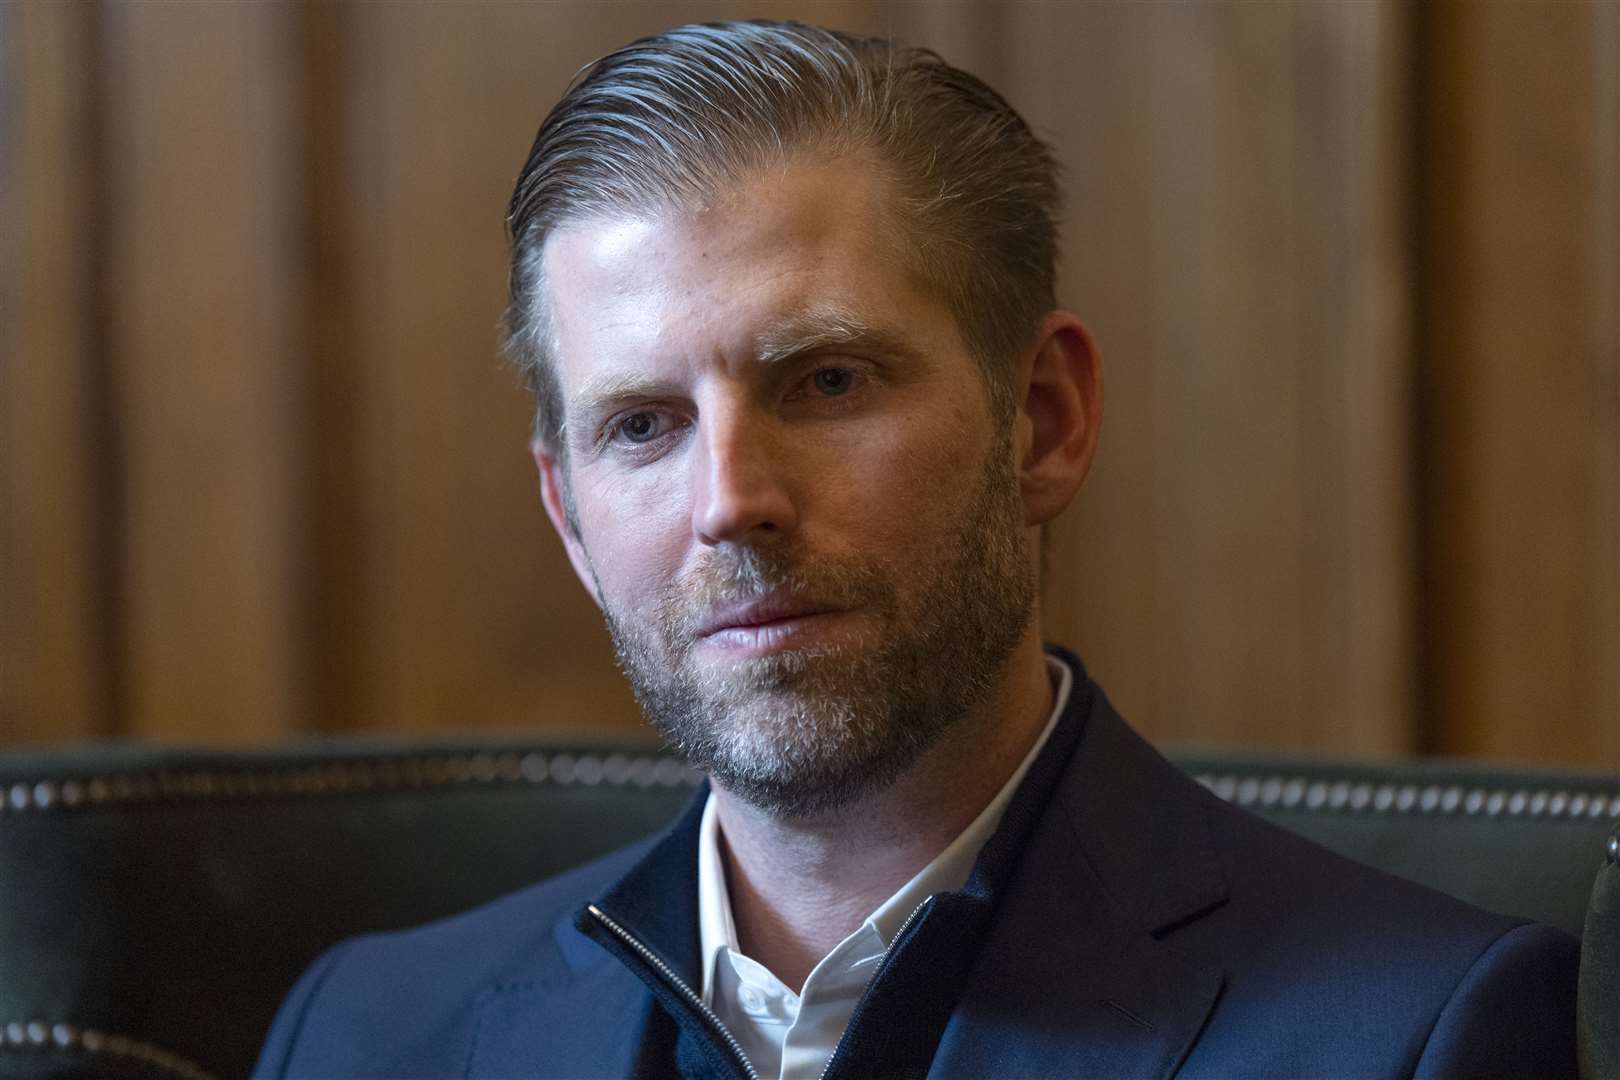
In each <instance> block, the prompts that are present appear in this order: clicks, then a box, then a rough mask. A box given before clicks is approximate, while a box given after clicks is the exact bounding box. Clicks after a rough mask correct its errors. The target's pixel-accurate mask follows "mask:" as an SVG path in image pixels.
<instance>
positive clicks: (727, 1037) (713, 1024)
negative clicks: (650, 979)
mask: <svg viewBox="0 0 1620 1080" xmlns="http://www.w3.org/2000/svg"><path fill="white" fill-rule="evenodd" d="M926 902H927V901H924V903H926ZM585 910H587V911H589V912H590V913H591V916H592V917H593V918H595V919H596V921H597V922H599V923H601V924H602V925H603V926H605V927H607V929H608V930H609V932H611V933H612V934H613V936H614V937H616V938H618V939H619V940H620V941H622V942H624V943H625V944H626V945H628V946H629V947H630V948H631V949H632V950H633V951H634V952H635V954H636V955H637V956H639V957H641V958H642V959H643V960H645V961H646V962H647V963H648V964H650V965H651V966H652V968H653V970H655V971H657V972H658V974H659V975H661V976H663V978H664V981H665V982H667V983H669V985H670V986H672V987H674V988H675V989H676V990H677V991H679V992H680V995H681V996H682V997H683V998H685V999H686V1001H687V1003H688V1004H689V1005H691V1006H692V1008H694V1009H695V1010H697V1013H698V1015H699V1016H701V1017H703V1019H704V1021H705V1022H706V1023H707V1024H708V1025H709V1028H710V1029H711V1030H712V1031H713V1032H714V1034H716V1035H718V1036H720V1039H721V1041H722V1042H723V1043H724V1044H725V1045H726V1047H727V1048H729V1049H730V1050H731V1053H732V1056H733V1057H735V1058H736V1059H737V1064H739V1065H741V1066H742V1069H743V1072H744V1073H745V1074H746V1075H747V1077H748V1080H760V1076H759V1073H758V1072H757V1071H755V1069H754V1066H753V1063H752V1062H750V1061H749V1060H748V1055H747V1054H744V1053H743V1048H742V1044H741V1043H739V1042H738V1041H737V1037H736V1036H735V1035H733V1034H732V1033H731V1032H730V1031H728V1030H727V1029H726V1025H725V1024H723V1023H721V1021H720V1017H719V1016H717V1015H715V1011H714V1010H713V1009H711V1008H709V1007H708V1006H707V1005H705V1004H704V1003H703V998H701V997H700V996H698V994H697V992H696V991H694V990H693V989H692V988H691V987H690V986H688V985H686V981H685V980H684V979H682V978H681V977H680V976H679V975H677V974H675V970H674V969H673V968H671V967H670V966H669V965H668V964H666V963H664V961H663V960H661V959H659V957H658V954H657V953H655V952H653V951H652V950H651V949H649V948H647V946H645V945H643V944H642V943H641V942H639V941H637V940H636V939H635V937H634V936H633V935H632V934H631V933H630V931H628V930H626V929H625V928H624V927H622V926H620V925H619V924H618V923H616V922H614V921H613V919H611V918H610V917H609V916H608V915H607V913H606V912H604V911H603V910H602V909H601V908H599V907H597V906H596V905H595V904H587V905H585ZM919 910H920V909H919ZM912 914H913V915H915V914H916V912H915V911H914V912H912ZM906 922H907V923H908V924H909V923H910V922H911V920H910V919H907V920H906ZM896 940H898V935H896ZM830 1063H831V1059H829V1064H830ZM822 1075H823V1076H825V1075H826V1073H825V1072H823V1073H822Z"/></svg>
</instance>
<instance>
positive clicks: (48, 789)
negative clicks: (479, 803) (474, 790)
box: [0, 750, 702, 817]
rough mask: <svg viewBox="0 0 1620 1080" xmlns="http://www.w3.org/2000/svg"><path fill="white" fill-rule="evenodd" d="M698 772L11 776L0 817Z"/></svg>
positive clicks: (405, 762) (665, 759) (565, 767)
mask: <svg viewBox="0 0 1620 1080" xmlns="http://www.w3.org/2000/svg"><path fill="white" fill-rule="evenodd" d="M701 779H702V777H701V776H700V775H699V774H698V773H696V772H693V771H692V770H691V769H689V768H688V767H687V766H686V765H685V764H683V763H682V762H681V761H680V760H679V759H677V758H674V757H671V756H668V755H663V754H656V753H647V754H619V753H615V754H595V753H571V752H569V751H566V750H563V751H558V752H556V753H552V754H548V753H543V752H541V751H538V750H533V751H527V752H521V753H520V752H517V751H507V752H503V753H489V752H483V753H473V754H422V755H416V756H414V757H404V758H369V759H360V760H356V761H347V762H330V763H321V764H310V765H293V766H282V767H271V768H255V767H252V766H247V767H240V768H229V767H200V768H171V769H155V770H142V771H137V772H127V773H107V774H104V775H96V776H86V777H73V778H70V779H44V780H37V781H18V782H16V783H13V784H12V785H11V786H10V787H9V788H0V817H4V816H7V815H10V814H22V813H40V812H60V811H68V810H81V809H87V808H97V807H106V806H128V805H131V804H139V803H148V802H158V801H163V802H176V801H182V802H199V801H204V802H206V801H217V800H220V799H288V798H307V797H311V796H323V795H352V794H358V793H363V792H388V791H403V790H422V789H434V788H465V787H498V786H513V785H527V786H535V785H544V786H553V787H571V786H576V785H577V786H581V787H606V788H679V787H695V786H696V785H697V784H698V783H699V781H700V780H701Z"/></svg>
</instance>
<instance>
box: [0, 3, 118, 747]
mask: <svg viewBox="0 0 1620 1080" xmlns="http://www.w3.org/2000/svg"><path fill="white" fill-rule="evenodd" d="M93 16H94V12H93V11H92V10H91V9H90V8H88V7H87V6H81V5H68V4H65V5H59V6H58V5H44V4H36V5H23V4H8V5H4V6H0V99H3V100H4V101H5V102H6V106H5V107H4V108H0V744H4V743H25V742H39V741H49V740H59V739H75V738H92V737H95V736H98V735H107V734H111V733H112V732H113V730H114V728H113V726H112V722H113V715H112V698H113V695H114V688H113V686H112V677H111V676H112V670H111V667H110V665H109V664H108V655H107V654H108V650H109V647H110V643H109V641H108V639H107V637H106V631H107V626H106V622H105V619H106V616H107V608H106V603H105V601H106V596H105V593H104V587H105V577H104V569H105V566H104V559H105V557H106V554H107V551H106V549H105V548H104V546H103V545H102V544H101V543H100V542H99V541H100V538H101V537H102V536H104V535H105V530H106V528H107V525H108V521H107V519H106V514H105V510H106V504H105V501H104V500H103V499H102V498H100V497H99V496H100V495H101V493H102V490H103V489H102V480H103V478H102V477H101V476H100V475H99V471H98V468H97V466H98V464H99V457H98V441H99V440H100V439H101V438H103V437H105V436H106V435H107V434H108V433H107V432H106V431H105V430H104V429H103V428H102V427H100V426H99V423H98V421H100V420H101V419H102V418H103V417H104V412H105V410H104V409H103V408H102V403H101V401H100V400H99V392H100V390H101V389H102V388H101V387H99V386H98V384H97V380H96V375H97V363H96V360H97V357H96V347H97V340H96V338H97V335H96V330H95V328H96V324H97V313H96V312H95V310H94V308H95V304H96V302H97V296H96V289H95V284H94V283H95V278H96V273H97V271H96V266H95V260H96V255H97V251H96V247H95V242H94V241H95V237H94V235H93V231H92V228H91V226H92V223H93V214H92V213H91V209H90V208H91V207H92V206H93V203H94V199H95V194H96V191H95V185H94V181H93V177H94V175H95V170H94V167H93V166H94V163H95V162H96V160H97V157H96V151H95V147H94V146H93V145H92V144H91V139H92V137H93V134H94V132H95V130H96V125H95V124H94V122H93V120H94V113H95V110H96V106H97V104H98V103H97V102H96V101H95V92H94V81H93V78H92V75H93V71H94V69H93V67H92V66H90V65H87V64H86V63H85V62H84V61H85V59H86V57H87V56H89V55H90V54H91V53H92V52H93V49H94V41H95V37H94V22H93Z"/></svg>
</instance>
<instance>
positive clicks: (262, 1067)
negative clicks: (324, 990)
mask: <svg viewBox="0 0 1620 1080" xmlns="http://www.w3.org/2000/svg"><path fill="white" fill-rule="evenodd" d="M347 946H348V943H344V944H341V945H337V946H334V947H333V948H331V949H328V950H327V951H326V952H324V953H322V954H321V955H320V957H318V958H317V959H316V961H315V962H314V963H313V964H311V965H310V966H309V968H308V970H306V971H305V972H304V973H303V974H302V975H300V976H299V977H298V982H297V983H295V984H294V985H293V988H292V990H291V992H289V993H288V994H287V997H286V999H285V1000H283V1001H282V1003H281V1008H280V1009H279V1010H277V1012H276V1019H275V1021H274V1022H273V1023H272V1024H271V1025H270V1034H269V1036H268V1037H267V1038H266V1039H265V1042H264V1048H263V1049H262V1050H260V1051H259V1063H258V1064H257V1065H255V1066H254V1067H253V1077H254V1080H283V1078H285V1077H288V1076H290V1075H292V1074H291V1073H290V1072H289V1071H288V1070H289V1067H290V1065H291V1062H292V1058H293V1052H294V1050H295V1049H296V1048H297V1046H298V1039H299V1036H300V1035H301V1034H302V1033H303V1029H304V1019H305V1017H307V1016H308V1015H309V1012H310V1009H311V1007H312V1006H313V1005H314V1003H315V998H316V995H318V994H319V993H320V991H321V987H322V986H323V985H325V983H326V980H327V977H328V976H329V975H331V974H332V971H333V970H334V969H335V968H336V967H337V964H338V959H339V958H340V957H341V956H342V955H343V953H344V950H345V949H346V948H347Z"/></svg>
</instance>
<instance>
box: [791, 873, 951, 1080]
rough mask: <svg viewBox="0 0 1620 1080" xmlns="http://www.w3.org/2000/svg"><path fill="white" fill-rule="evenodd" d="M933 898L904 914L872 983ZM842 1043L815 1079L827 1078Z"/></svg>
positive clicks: (841, 1042)
mask: <svg viewBox="0 0 1620 1080" xmlns="http://www.w3.org/2000/svg"><path fill="white" fill-rule="evenodd" d="M933 900H934V898H933V897H932V896H928V897H925V898H924V899H923V902H922V903H920V904H918V905H917V906H916V907H914V908H912V909H911V914H910V915H907V916H906V921H905V922H903V923H901V924H900V929H898V930H896V931H895V932H894V937H893V939H891V940H890V941H889V947H888V948H886V949H884V950H883V959H881V960H879V961H878V969H877V970H876V971H874V972H873V973H872V983H873V984H875V983H876V982H877V981H878V980H879V979H881V978H883V972H884V970H885V969H887V968H888V966H889V957H890V956H892V955H893V954H894V950H895V948H896V947H897V946H898V945H899V944H900V942H901V941H902V940H904V938H905V936H906V931H907V930H910V929H911V924H912V923H914V922H916V921H917V916H918V915H921V914H922V910H923V908H925V907H927V906H928V905H929V904H931V903H933ZM859 1015H860V1010H859V1009H857V1010H856V1012H855V1013H854V1014H852V1015H851V1016H850V1018H849V1023H848V1024H846V1025H845V1026H844V1031H845V1032H846V1033H847V1032H848V1031H849V1029H850V1028H852V1027H854V1026H855V1021H856V1019H857V1018H858V1017H859ZM843 1045H844V1040H843V1039H842V1038H839V1040H838V1046H835V1047H833V1052H832V1056H830V1057H829V1058H827V1064H825V1065H823V1066H822V1067H821V1076H820V1077H818V1078H817V1080H827V1074H828V1073H830V1072H832V1067H833V1062H835V1061H837V1060H838V1048H839V1047H841V1046H843Z"/></svg>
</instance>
